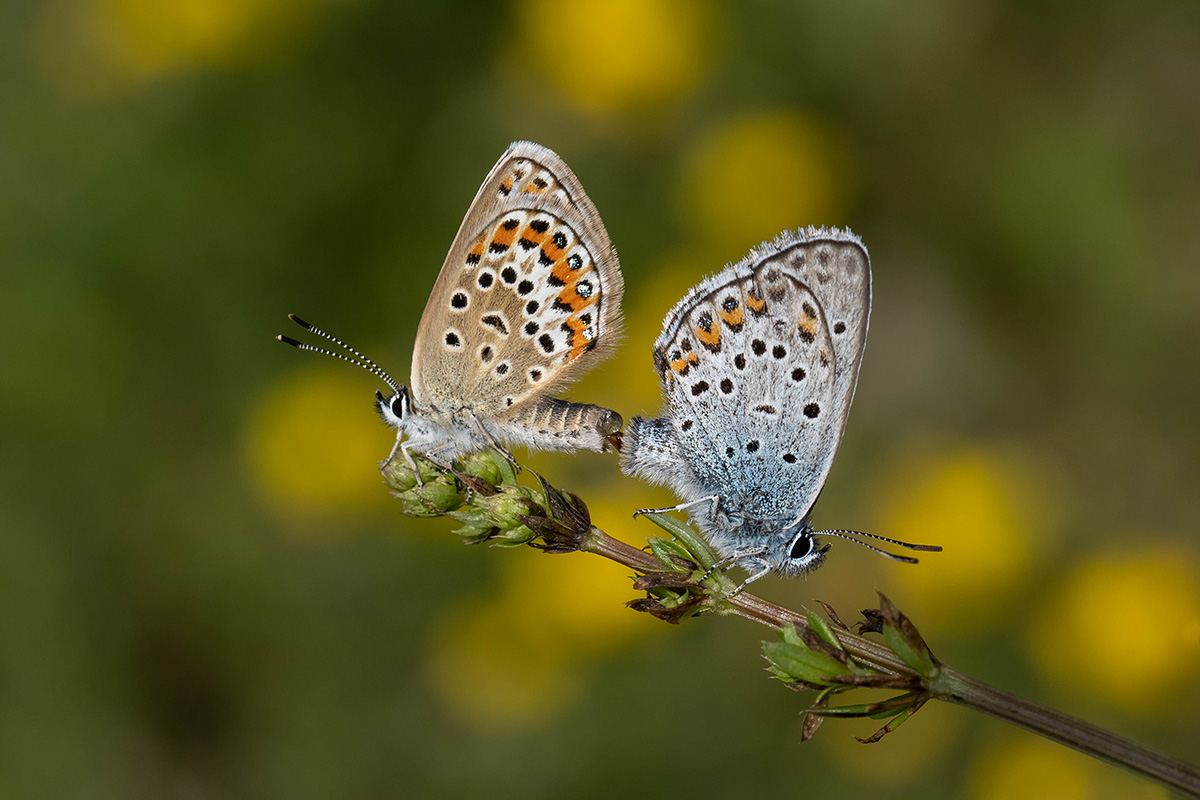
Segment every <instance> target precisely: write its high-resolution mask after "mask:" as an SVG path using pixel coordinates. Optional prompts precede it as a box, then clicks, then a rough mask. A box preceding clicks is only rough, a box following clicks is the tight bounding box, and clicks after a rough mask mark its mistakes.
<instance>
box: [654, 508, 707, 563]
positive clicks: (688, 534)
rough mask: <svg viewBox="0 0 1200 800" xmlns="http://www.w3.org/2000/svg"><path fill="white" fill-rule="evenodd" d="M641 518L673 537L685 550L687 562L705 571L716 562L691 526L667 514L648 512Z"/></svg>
mask: <svg viewBox="0 0 1200 800" xmlns="http://www.w3.org/2000/svg"><path fill="white" fill-rule="evenodd" d="M642 516H643V517H645V518H646V519H648V520H650V521H651V522H653V523H654V524H655V525H657V526H658V527H660V528H662V529H663V530H664V531H666V532H667V533H669V534H671V536H673V537H675V539H677V540H678V543H679V544H680V545H682V546H683V547H684V548H686V549H687V556H686V558H688V559H689V560H691V561H695V562H696V563H697V564H699V565H700V566H701V567H703V568H704V569H706V570H707V569H709V568H710V567H712V565H713V564H715V563H716V562H717V557H716V555H715V554H714V553H713V551H712V548H711V547H709V546H708V542H706V541H704V538H703V537H702V536H701V535H700V534H699V533H697V532H696V531H695V530H694V529H692V527H691V526H689V525H685V524H684V523H682V522H680V521H679V520H677V519H675V518H674V517H672V516H668V515H667V514H655V513H653V512H650V513H646V514H642Z"/></svg>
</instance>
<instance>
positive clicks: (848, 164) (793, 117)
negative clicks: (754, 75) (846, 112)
mask: <svg viewBox="0 0 1200 800" xmlns="http://www.w3.org/2000/svg"><path fill="white" fill-rule="evenodd" d="M857 182H858V181H857V176H856V170H855V169H854V165H853V163H852V159H851V156H850V148H849V147H848V145H847V144H846V142H845V141H844V139H843V137H842V136H841V135H840V134H839V133H837V132H836V131H834V130H833V129H832V128H830V127H829V126H828V125H827V124H825V123H823V122H822V121H820V120H818V119H816V118H814V117H810V116H806V115H803V114H798V113H795V112H791V111H769V112H760V113H755V114H750V115H745V116H740V117H737V118H734V119H732V120H728V121H726V122H724V123H722V124H720V125H718V126H716V127H714V128H713V129H711V130H709V131H707V132H705V133H704V135H703V136H701V138H700V140H699V141H698V142H697V143H696V144H695V146H694V147H693V148H692V151H691V153H690V154H689V156H688V157H687V159H686V162H685V164H684V175H683V183H682V187H681V198H682V200H683V203H684V210H685V211H686V213H687V215H688V218H689V219H690V221H691V222H692V223H693V225H694V227H695V229H696V230H697V232H698V234H699V235H700V237H701V239H702V241H705V242H708V243H710V244H711V245H714V246H716V249H717V253H718V256H719V257H720V258H723V259H724V258H727V259H736V258H739V257H740V253H742V252H744V251H745V250H747V249H748V248H749V247H750V246H751V245H755V244H758V243H759V242H761V241H764V240H767V239H772V238H774V237H775V235H776V234H777V233H779V232H780V231H783V230H787V229H795V228H801V227H805V226H807V225H818V226H820V225H837V226H845V225H846V224H847V223H848V214H849V211H850V204H851V202H852V201H853V199H854V195H855V192H856V188H857ZM717 266H719V265H717Z"/></svg>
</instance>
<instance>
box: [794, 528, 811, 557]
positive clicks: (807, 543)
mask: <svg viewBox="0 0 1200 800" xmlns="http://www.w3.org/2000/svg"><path fill="white" fill-rule="evenodd" d="M812 550H813V538H812V537H811V536H809V535H808V534H807V533H802V534H800V535H799V536H797V537H796V539H795V541H793V542H792V549H791V550H790V551H789V552H788V557H789V558H804V557H805V556H806V555H808V554H809V553H811V552H812Z"/></svg>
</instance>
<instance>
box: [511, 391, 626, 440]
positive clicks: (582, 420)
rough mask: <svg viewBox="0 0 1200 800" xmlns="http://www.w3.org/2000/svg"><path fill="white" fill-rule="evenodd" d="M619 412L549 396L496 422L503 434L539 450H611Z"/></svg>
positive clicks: (618, 422) (618, 421)
mask: <svg viewBox="0 0 1200 800" xmlns="http://www.w3.org/2000/svg"><path fill="white" fill-rule="evenodd" d="M623 424H624V420H623V419H622V418H621V415H620V414H618V413H617V412H615V411H612V410H611V409H607V408H604V407H603V406H597V405H592V404H591V403H572V402H570V401H567V400H559V399H558V398H553V397H548V398H544V399H542V400H539V401H538V402H536V403H532V404H530V406H529V407H528V408H523V409H521V410H520V411H518V412H517V413H516V414H514V415H513V416H512V418H510V419H508V420H505V421H503V422H500V423H497V425H496V427H497V428H498V432H500V433H501V435H502V436H504V437H507V438H509V439H511V440H512V441H516V442H519V443H521V444H523V445H525V446H526V447H530V448H536V449H541V450H578V449H584V450H596V451H605V450H611V449H613V448H612V444H611V442H610V439H609V437H611V436H613V435H614V434H616V433H619V432H620V430H621V426H622V425H623Z"/></svg>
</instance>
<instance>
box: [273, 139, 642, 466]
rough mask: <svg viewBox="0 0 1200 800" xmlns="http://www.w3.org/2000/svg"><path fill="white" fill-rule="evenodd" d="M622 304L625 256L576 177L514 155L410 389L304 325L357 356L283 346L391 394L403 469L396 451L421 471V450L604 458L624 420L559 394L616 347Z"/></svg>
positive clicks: (477, 203)
mask: <svg viewBox="0 0 1200 800" xmlns="http://www.w3.org/2000/svg"><path fill="white" fill-rule="evenodd" d="M622 292H623V282H622V278H621V270H620V266H619V264H618V261H617V253H616V250H615V249H614V248H613V246H612V243H611V241H610V240H609V238H608V232H607V231H606V230H605V228H604V223H603V222H602V221H601V220H600V215H599V213H598V212H597V211H596V207H595V206H594V205H592V201H591V200H590V199H589V198H588V196H587V194H586V193H584V191H583V187H582V186H581V185H580V183H579V180H578V179H577V178H576V177H575V174H574V173H573V172H571V170H570V168H569V167H568V166H567V165H566V163H565V162H564V161H563V160H562V159H561V158H559V157H558V155H556V154H555V153H554V152H552V151H551V150H549V149H548V148H546V147H543V146H542V145H539V144H534V143H533V142H515V143H514V144H512V145H511V146H510V147H509V148H508V150H507V151H506V152H505V153H504V155H502V156H501V157H500V160H499V161H497V162H496V165H495V166H494V167H493V168H492V171H491V172H490V173H489V174H488V176H487V179H486V180H484V182H483V185H482V186H481V187H480V189H479V192H478V193H477V194H476V195H475V200H474V201H473V202H472V203H471V205H470V208H468V210H467V214H466V217H465V218H464V219H463V222H462V225H461V227H460V228H459V230H458V235H457V236H455V238H454V243H453V244H452V245H451V246H450V252H449V254H448V255H447V256H446V260H445V262H444V263H443V264H442V270H441V272H440V273H439V274H438V278H437V282H436V283H435V284H434V287H433V291H432V293H431V294H430V296H429V300H428V302H427V303H426V305H425V312H424V313H423V314H422V315H421V322H420V325H419V326H418V328H417V340H416V345H415V347H414V349H413V360H412V372H411V383H410V385H408V386H402V385H400V384H399V383H398V382H397V381H395V380H393V379H392V378H391V377H390V376H389V375H388V374H387V373H386V372H384V370H383V369H381V368H380V367H379V366H377V365H376V364H375V362H374V361H371V360H370V359H368V358H366V357H365V356H363V355H362V354H361V353H359V352H358V351H357V350H354V349H353V348H351V347H349V346H348V345H346V344H345V343H343V342H342V341H340V340H339V339H336V338H335V337H333V336H330V335H329V334H327V333H325V332H324V331H321V330H319V329H317V328H314V327H313V326H311V325H308V324H307V323H305V322H303V321H301V320H300V319H298V318H296V317H295V316H292V319H293V320H294V321H295V322H296V323H297V324H299V325H301V326H302V327H304V328H305V329H307V330H309V331H312V332H313V333H316V334H318V335H320V336H323V337H325V338H327V339H329V340H330V341H332V342H334V343H336V344H338V345H340V346H341V347H343V348H345V349H346V350H347V351H348V352H349V353H350V355H349V356H347V355H342V354H340V353H334V352H331V351H328V350H323V349H322V348H318V347H313V346H311V345H307V344H302V343H300V342H297V341H296V340H294V339H291V338H288V337H286V336H279V337H277V338H279V339H280V340H281V341H283V342H286V343H287V344H290V345H293V346H294V347H299V348H301V349H303V350H313V351H317V352H322V353H326V354H327V355H333V356H336V357H338V358H342V359H344V360H346V361H350V362H351V363H353V364H356V365H358V366H360V367H362V368H364V369H366V370H368V371H370V372H371V373H373V374H374V375H376V376H377V377H379V378H380V379H381V380H383V381H384V382H385V383H386V384H387V385H388V386H389V388H390V389H391V394H390V395H389V396H387V397H384V396H383V394H381V393H379V392H376V409H377V410H378V412H379V414H380V416H382V417H383V419H384V421H385V422H386V423H387V424H388V425H390V426H391V427H393V428H395V429H396V430H397V436H396V447H393V449H392V455H394V454H395V452H396V449H397V448H399V449H400V451H401V453H402V454H403V456H404V458H405V459H406V460H407V461H408V463H409V464H410V466H411V465H412V464H413V462H412V457H411V455H410V454H409V452H408V451H409V450H410V449H413V450H416V451H417V452H420V453H424V454H426V455H427V456H430V457H434V458H440V459H448V458H450V457H451V456H454V455H456V454H459V453H465V452H470V451H472V450H478V449H480V448H483V447H488V446H492V447H496V448H498V449H499V450H501V452H504V453H505V454H506V455H508V456H509V458H510V459H511V455H509V454H508V451H507V450H506V449H505V448H504V446H503V443H508V444H513V445H521V446H525V447H529V448H536V449H543V450H576V449H584V450H597V451H604V450H609V449H611V448H612V443H613V441H614V437H615V435H616V434H617V433H618V432H619V431H620V430H621V425H622V419H621V416H620V415H619V414H617V413H616V412H615V411H610V410H609V409H607V408H602V407H600V406H595V405H591V404H586V403H571V402H568V401H565V400H560V399H558V398H557V397H555V394H556V393H557V392H558V391H559V390H560V389H562V388H563V387H564V386H565V385H566V384H568V383H569V382H571V381H573V380H575V379H576V378H578V377H579V376H580V375H581V374H582V373H583V372H584V371H586V370H587V369H589V368H591V367H592V366H594V365H596V364H597V363H599V362H600V361H601V360H603V359H604V358H605V357H606V356H607V355H608V353H609V352H611V350H612V349H613V348H614V347H615V345H616V344H617V341H618V339H619V338H620V335H621V295H622ZM406 435H407V437H408V438H407V439H404V437H405V436H406ZM402 441H403V444H401V442H402ZM390 458H391V456H389V459H390Z"/></svg>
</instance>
